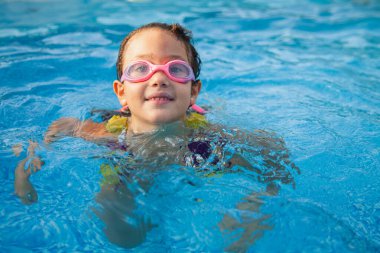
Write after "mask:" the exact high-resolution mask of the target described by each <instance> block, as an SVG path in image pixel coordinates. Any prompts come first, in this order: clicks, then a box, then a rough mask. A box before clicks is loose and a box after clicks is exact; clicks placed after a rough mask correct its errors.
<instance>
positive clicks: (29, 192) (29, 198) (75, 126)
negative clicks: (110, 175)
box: [14, 118, 117, 204]
mask: <svg viewBox="0 0 380 253" xmlns="http://www.w3.org/2000/svg"><path fill="white" fill-rule="evenodd" d="M65 136H71V137H79V138H82V139H85V140H88V141H92V142H98V143H107V142H114V141H117V135H115V134H112V133H109V132H108V131H107V130H106V128H105V125H104V124H102V123H95V122H94V121H92V120H86V121H80V120H79V119H75V118H61V119H59V120H57V121H54V122H53V123H52V124H51V125H50V126H49V128H48V130H47V132H46V134H45V137H44V142H45V143H46V144H48V143H52V142H54V141H57V140H59V139H60V138H63V137H65ZM38 148H39V146H38V144H37V143H36V142H32V141H30V142H29V147H28V152H27V157H26V158H25V159H23V160H21V161H20V162H19V163H18V165H17V167H16V170H15V182H14V186H15V193H16V195H17V196H18V197H20V199H21V201H22V202H23V203H24V204H32V203H34V202H36V201H37V199H38V195H37V192H36V190H35V189H34V187H33V185H32V184H31V182H30V181H29V177H30V175H31V174H32V173H33V172H37V171H39V170H40V169H41V166H42V165H43V162H42V161H41V159H40V157H38V156H37V155H35V149H38Z"/></svg>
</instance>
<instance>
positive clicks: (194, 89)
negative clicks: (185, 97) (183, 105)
mask: <svg viewBox="0 0 380 253" xmlns="http://www.w3.org/2000/svg"><path fill="white" fill-rule="evenodd" d="M201 88H202V82H201V80H197V81H195V83H193V84H191V97H190V105H193V104H195V101H196V100H197V97H198V95H199V92H200V91H201Z"/></svg>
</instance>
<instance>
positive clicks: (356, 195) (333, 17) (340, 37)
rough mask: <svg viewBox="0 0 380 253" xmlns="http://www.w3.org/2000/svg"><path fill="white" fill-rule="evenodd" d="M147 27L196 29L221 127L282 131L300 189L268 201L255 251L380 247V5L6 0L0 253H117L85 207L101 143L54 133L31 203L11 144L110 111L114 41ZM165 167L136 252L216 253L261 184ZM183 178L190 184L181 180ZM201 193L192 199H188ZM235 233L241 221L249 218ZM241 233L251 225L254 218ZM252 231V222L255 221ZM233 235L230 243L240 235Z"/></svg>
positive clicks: (213, 114)
mask: <svg viewBox="0 0 380 253" xmlns="http://www.w3.org/2000/svg"><path fill="white" fill-rule="evenodd" d="M152 21H160V22H170V23H172V22H179V23H181V24H183V25H185V26H186V27H187V28H189V29H191V30H192V31H193V34H194V39H195V46H196V47H197V49H198V51H199V53H200V56H201V58H202V61H203V68H202V72H201V79H202V81H203V90H202V93H201V96H200V99H199V104H200V105H205V106H206V107H208V108H210V109H209V111H210V112H209V114H208V116H207V117H208V119H209V120H210V121H211V122H214V123H221V124H224V125H226V126H228V127H230V128H240V129H245V130H250V131H252V130H253V129H265V130H268V131H273V132H275V133H276V134H277V135H278V136H281V137H282V138H283V139H284V140H285V142H286V145H287V148H288V149H289V151H290V153H291V160H292V161H293V162H294V163H295V164H296V165H297V166H298V167H299V168H300V171H301V173H300V174H299V175H295V187H294V188H293V187H292V185H289V184H284V185H281V190H280V191H279V193H278V194H277V195H275V196H266V197H265V196H264V197H261V199H260V202H261V203H262V204H261V207H260V212H258V213H256V214H254V215H257V216H258V217H259V218H260V217H264V216H266V215H268V216H269V218H267V219H266V220H264V222H263V224H264V225H267V226H268V229H256V230H255V229H252V232H251V234H250V235H251V236H254V235H255V234H257V233H258V231H259V232H260V233H261V237H260V238H259V239H258V240H256V241H255V242H254V243H251V244H250V245H249V246H248V247H247V248H246V249H247V251H249V252H378V251H380V229H379V225H378V224H379V223H380V195H379V194H378V192H379V190H380V183H379V182H380V181H379V178H380V171H379V169H380V155H379V152H380V148H379V147H380V137H379V136H380V124H379V123H380V113H379V112H380V81H379V80H380V63H379V60H378V59H379V56H380V46H379V45H380V3H379V2H378V1H375V0H372V1H371V0H367V1H366V0H362V1H359V0H357V1H327V0H326V1H271V2H270V3H267V2H266V1H84V0H83V1H79V0H78V1H74V0H66V1H2V2H1V3H0V24H1V26H0V59H1V61H0V77H1V80H2V82H1V85H0V116H1V120H0V147H1V149H0V183H1V185H2V187H3V189H2V191H1V192H0V207H1V208H0V251H1V252H10V251H11V252H12V251H14V252H18V251H20V252H24V251H57V250H60V251H100V252H118V251H124V250H125V249H122V248H120V247H118V246H116V245H114V244H112V243H110V242H109V241H108V239H107V238H106V236H105V235H104V233H103V231H102V229H103V224H102V221H101V220H100V219H98V218H97V216H96V215H94V213H93V211H92V210H93V208H94V206H96V205H97V204H96V201H95V197H96V195H97V193H98V192H99V190H100V185H99V182H100V180H101V175H100V173H99V167H100V165H101V164H102V160H101V159H97V158H94V157H96V156H98V155H99V154H107V152H108V150H107V148H106V147H101V146H97V145H95V144H91V143H86V142H84V141H82V140H77V139H69V138H67V139H63V140H61V141H60V142H57V143H54V144H53V145H51V146H50V147H48V148H47V149H46V150H43V152H42V154H41V155H42V157H43V159H44V161H45V162H46V165H45V166H44V168H43V170H42V171H40V172H38V173H36V174H34V175H32V178H31V181H32V182H33V184H34V185H35V187H36V189H37V191H38V193H39V201H38V203H37V204H34V205H31V206H24V205H23V204H21V203H20V201H19V200H18V199H17V198H16V197H15V195H14V194H13V179H14V177H13V172H14V168H15V166H16V164H17V161H18V160H19V158H16V157H15V156H14V155H13V154H12V151H11V148H12V146H13V145H15V144H17V143H22V144H23V146H24V147H26V145H27V142H28V140H29V139H33V140H36V141H41V140H42V138H43V133H44V132H45V131H46V129H47V127H48V125H49V124H50V123H51V122H52V121H53V120H55V119H58V118H61V117H68V116H69V117H77V118H81V119H85V118H88V117H89V116H90V112H91V110H92V109H117V108H118V107H119V105H118V102H117V99H116V97H115V96H114V94H113V91H112V81H113V80H114V78H115V76H116V71H115V67H114V64H115V59H116V56H117V50H118V47H119V43H120V41H121V40H122V38H123V37H124V36H125V34H126V33H128V32H129V31H131V30H132V29H133V28H135V27H137V26H139V25H141V24H145V23H148V22H152ZM182 172H183V171H181V170H180V169H179V168H176V167H174V168H169V169H168V170H166V171H164V172H162V173H159V174H157V175H156V176H157V178H156V181H157V182H160V184H158V185H155V186H154V187H155V188H153V189H154V191H150V192H149V194H145V195H144V194H142V195H139V196H138V201H139V203H140V205H139V209H138V212H141V213H143V214H145V215H146V216H149V217H150V218H151V219H152V221H153V222H155V223H157V224H159V226H158V227H157V228H155V229H153V230H151V231H150V232H149V233H148V234H147V238H146V241H145V243H143V244H141V245H140V246H138V247H136V248H133V249H130V250H125V251H131V252H152V251H154V252H184V251H196V252H220V251H222V250H223V249H226V248H227V247H228V245H230V244H231V243H233V242H236V241H237V240H238V239H239V238H241V235H240V234H239V231H236V233H235V234H222V233H221V232H220V231H219V229H218V224H219V222H220V221H221V220H222V218H223V215H224V214H225V213H229V214H231V215H234V214H236V213H237V212H238V211H237V210H236V208H235V207H236V205H237V204H238V203H239V202H240V201H241V200H242V199H243V198H244V197H245V196H247V194H249V192H251V191H256V192H262V191H263V188H265V186H266V185H265V184H262V183H260V182H258V181H257V180H253V179H252V177H249V176H246V175H242V174H225V175H223V176H221V177H211V178H207V179H206V178H204V177H198V176H197V174H196V173H195V174H191V173H190V171H186V173H182ZM186 180H191V181H192V182H193V183H192V184H194V186H193V185H191V184H187V183H183V182H184V181H186ZM194 200H196V201H194ZM243 224H244V222H243ZM247 226H248V227H251V228H255V226H253V225H252V224H248V223H247ZM256 227H257V226H256ZM234 235H235V237H234Z"/></svg>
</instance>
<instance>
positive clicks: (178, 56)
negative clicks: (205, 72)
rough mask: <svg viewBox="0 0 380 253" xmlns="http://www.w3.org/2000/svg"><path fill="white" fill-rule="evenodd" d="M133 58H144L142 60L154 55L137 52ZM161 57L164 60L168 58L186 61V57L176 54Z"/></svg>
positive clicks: (150, 58) (152, 57)
mask: <svg viewBox="0 0 380 253" xmlns="http://www.w3.org/2000/svg"><path fill="white" fill-rule="evenodd" d="M134 58H136V59H144V60H153V59H155V57H154V55H153V54H139V55H136V56H135V57H134ZM163 59H164V60H166V61H170V60H183V61H187V59H184V58H183V57H182V56H180V55H176V54H172V55H168V56H165V57H164V58H163Z"/></svg>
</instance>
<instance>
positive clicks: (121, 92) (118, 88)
mask: <svg viewBox="0 0 380 253" xmlns="http://www.w3.org/2000/svg"><path fill="white" fill-rule="evenodd" d="M113 91H114V92H115V94H116V96H117V98H118V99H119V102H120V104H121V105H122V106H126V105H127V104H128V103H127V96H126V93H125V85H124V84H123V83H122V82H120V81H119V80H115V81H113Z"/></svg>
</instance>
